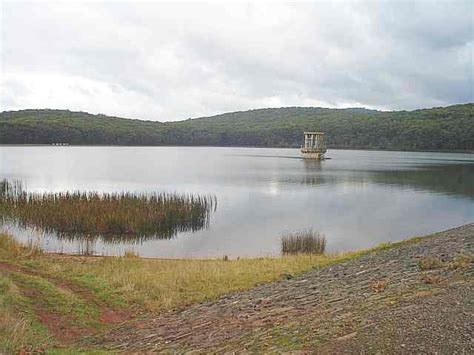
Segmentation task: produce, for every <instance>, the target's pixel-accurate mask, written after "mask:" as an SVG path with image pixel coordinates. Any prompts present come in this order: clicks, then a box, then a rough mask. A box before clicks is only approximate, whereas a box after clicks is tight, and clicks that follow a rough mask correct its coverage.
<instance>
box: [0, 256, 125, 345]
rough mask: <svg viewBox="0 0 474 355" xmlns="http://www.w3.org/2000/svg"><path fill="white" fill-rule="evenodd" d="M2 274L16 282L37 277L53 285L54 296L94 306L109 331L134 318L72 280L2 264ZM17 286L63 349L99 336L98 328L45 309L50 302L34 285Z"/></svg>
mask: <svg viewBox="0 0 474 355" xmlns="http://www.w3.org/2000/svg"><path fill="white" fill-rule="evenodd" d="M0 272H3V273H7V274H10V275H12V276H15V275H17V276H16V278H18V276H20V278H22V277H23V276H24V275H26V276H30V277H34V278H35V279H36V280H39V281H41V280H45V281H47V282H49V283H51V284H52V285H53V287H54V288H55V289H54V290H55V291H54V292H66V293H70V294H73V295H75V296H76V297H78V298H79V299H82V300H84V301H85V302H87V303H88V304H91V305H93V306H94V307H95V308H96V309H97V310H98V312H99V316H98V322H99V324H100V325H102V326H105V327H109V328H110V327H111V326H113V325H116V324H119V323H123V322H125V321H127V320H129V319H131V316H130V315H129V314H127V313H126V312H124V311H123V310H116V309H113V308H111V307H110V306H108V305H107V304H106V303H105V302H104V301H102V300H101V299H99V298H98V297H97V296H96V295H94V293H93V292H91V291H90V290H88V289H85V288H83V287H81V286H79V285H77V284H76V283H74V282H71V281H69V280H66V279H63V278H60V277H57V276H54V275H48V274H45V273H42V272H40V271H38V270H32V269H29V268H26V267H22V266H19V265H15V264H11V263H8V262H0ZM15 285H16V287H18V289H19V291H20V293H21V295H22V296H24V297H26V298H27V299H30V300H32V302H31V307H32V310H33V311H34V313H35V314H36V317H37V319H38V320H39V321H40V322H41V323H42V324H43V325H45V326H46V327H47V328H48V331H49V332H50V334H51V335H52V336H53V337H54V339H56V340H57V341H59V344H60V345H70V344H74V343H76V342H78V341H79V340H80V339H81V338H83V337H85V336H92V335H96V334H97V332H98V331H99V330H98V329H97V325H96V326H95V327H86V326H78V325H76V324H73V323H71V321H72V320H73V319H72V316H71V315H70V314H65V313H62V312H58V311H57V310H55V309H51V307H45V304H44V302H48V301H46V300H44V297H45V295H44V294H43V292H42V291H43V290H41V289H38V288H37V287H34V285H33V284H32V283H29V282H24V281H23V282H19V280H16V282H15Z"/></svg>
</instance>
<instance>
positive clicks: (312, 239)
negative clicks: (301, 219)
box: [281, 229, 326, 254]
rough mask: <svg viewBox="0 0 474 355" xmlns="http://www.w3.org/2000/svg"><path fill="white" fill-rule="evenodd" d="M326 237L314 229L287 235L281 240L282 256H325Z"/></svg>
mask: <svg viewBox="0 0 474 355" xmlns="http://www.w3.org/2000/svg"><path fill="white" fill-rule="evenodd" d="M325 249H326V237H325V236H324V235H322V234H319V233H318V232H315V231H313V230H312V229H308V230H304V231H299V232H295V233H289V234H285V235H283V236H282V238H281V252H282V254H323V253H324V251H325Z"/></svg>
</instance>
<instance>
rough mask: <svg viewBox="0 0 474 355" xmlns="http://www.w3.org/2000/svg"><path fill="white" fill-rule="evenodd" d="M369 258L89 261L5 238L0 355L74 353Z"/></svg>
mask: <svg viewBox="0 0 474 355" xmlns="http://www.w3.org/2000/svg"><path fill="white" fill-rule="evenodd" d="M396 245H397V243H394V244H389V245H387V244H386V245H382V246H380V247H378V248H376V249H384V248H391V247H393V246H396ZM376 249H372V251H373V250H376ZM367 252H369V251H359V252H351V253H344V254H336V255H319V256H310V255H292V256H285V257H279V258H256V259H240V260H227V261H225V260H159V259H141V258H137V257H133V256H129V257H93V258H87V257H75V256H58V255H44V254H42V253H41V251H39V250H37V249H35V248H28V247H23V246H20V245H19V244H17V243H16V242H14V241H13V240H12V239H11V237H9V236H7V235H0V291H1V292H0V352H1V351H5V352H12V351H18V350H20V349H28V350H32V349H40V350H41V349H46V348H53V347H57V346H74V345H75V344H77V342H78V341H79V340H82V341H83V340H84V339H87V337H88V336H93V335H96V334H98V333H100V332H103V331H106V330H108V329H110V328H111V327H113V326H114V325H116V324H117V323H120V322H123V321H127V320H129V319H136V318H137V317H138V318H139V317H141V316H144V315H146V314H149V313H158V312H162V311H166V310H170V309H176V308H181V307H184V306H186V305H188V304H190V303H193V302H200V301H204V300H211V299H215V298H217V297H219V296H221V295H223V294H226V293H229V292H235V291H238V290H243V289H248V288H251V287H253V286H255V285H257V284H259V283H264V282H270V281H274V280H278V279H281V278H288V277H292V276H293V275H297V274H300V273H303V272H305V271H308V270H310V269H311V268H315V267H324V266H327V265H330V264H333V263H337V262H341V261H345V260H348V259H351V258H355V257H358V256H360V255H363V254H365V253H367Z"/></svg>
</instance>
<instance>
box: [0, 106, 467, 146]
mask: <svg viewBox="0 0 474 355" xmlns="http://www.w3.org/2000/svg"><path fill="white" fill-rule="evenodd" d="M305 130H319V131H323V132H326V134H327V143H328V146H329V147H332V148H371V149H400V150H471V151H472V150H474V104H472V103H470V104H463V105H454V106H448V107H442V108H432V109H423V110H415V111H391V112H381V111H373V110H366V109H358V108H356V109H326V108H315V107H287V108H270V109H258V110H250V111H241V112H233V113H226V114H223V115H218V116H213V117H205V118H197V119H189V120H186V121H179V122H166V123H160V122H151V121H141V120H131V119H124V118H118V117H109V116H104V115H91V114H88V113H84V112H70V111H67V110H22V111H9V112H2V113H0V143H1V144H50V143H54V142H67V143H69V144H77V145H82V144H84V145H86V144H97V145H215V146H259V147H298V146H299V145H300V144H301V141H302V132H303V131H305Z"/></svg>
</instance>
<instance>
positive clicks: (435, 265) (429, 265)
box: [418, 256, 443, 270]
mask: <svg viewBox="0 0 474 355" xmlns="http://www.w3.org/2000/svg"><path fill="white" fill-rule="evenodd" d="M418 266H419V268H420V270H433V269H439V268H441V267H443V262H442V261H441V260H440V259H438V258H435V257H433V256H428V257H424V258H422V259H420V260H419V261H418Z"/></svg>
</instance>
